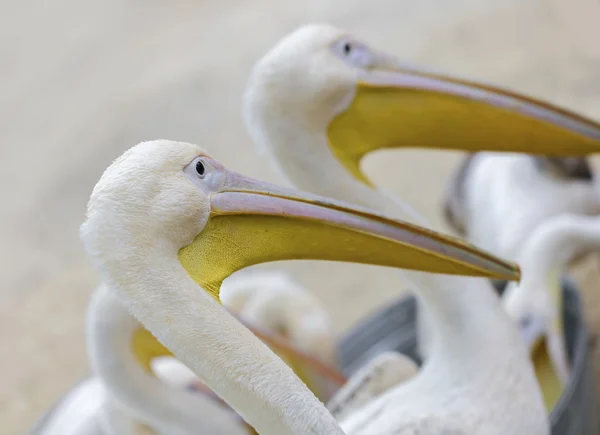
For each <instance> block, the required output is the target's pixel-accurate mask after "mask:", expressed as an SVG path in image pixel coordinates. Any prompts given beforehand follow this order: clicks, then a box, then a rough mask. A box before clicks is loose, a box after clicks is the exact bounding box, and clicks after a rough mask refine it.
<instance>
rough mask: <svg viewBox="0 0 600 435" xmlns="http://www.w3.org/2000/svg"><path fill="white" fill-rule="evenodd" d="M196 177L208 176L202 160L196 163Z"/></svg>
mask: <svg viewBox="0 0 600 435" xmlns="http://www.w3.org/2000/svg"><path fill="white" fill-rule="evenodd" d="M196 175H198V177H200V178H204V176H205V175H206V166H204V162H203V161H202V160H198V161H197V162H196Z"/></svg>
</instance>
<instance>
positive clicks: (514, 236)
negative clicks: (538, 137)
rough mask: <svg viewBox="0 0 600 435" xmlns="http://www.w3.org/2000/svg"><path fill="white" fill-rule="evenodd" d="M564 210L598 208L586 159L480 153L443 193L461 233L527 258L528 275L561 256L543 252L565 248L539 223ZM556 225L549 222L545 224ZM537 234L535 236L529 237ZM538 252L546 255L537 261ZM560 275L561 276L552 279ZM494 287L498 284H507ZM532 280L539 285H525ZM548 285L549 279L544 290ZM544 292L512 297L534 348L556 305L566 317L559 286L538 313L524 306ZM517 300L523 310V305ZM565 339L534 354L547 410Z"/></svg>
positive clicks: (560, 383)
mask: <svg viewBox="0 0 600 435" xmlns="http://www.w3.org/2000/svg"><path fill="white" fill-rule="evenodd" d="M563 213H573V214H576V215H594V214H600V185H599V184H598V182H597V180H596V179H595V178H594V174H593V172H592V170H591V168H590V166H589V164H588V163H587V161H586V159H585V158H581V157H579V158H578V157H564V158H550V157H542V156H528V155H520V154H508V153H506V154H499V153H475V154H472V155H469V156H467V157H466V158H465V159H464V160H463V162H462V163H461V164H460V166H459V167H458V169H457V170H456V171H455V173H454V174H453V176H452V179H451V181H450V183H449V184H448V188H447V190H446V194H445V199H444V214H445V216H446V219H447V221H448V223H449V224H450V225H451V226H452V227H453V228H454V229H455V230H456V231H457V232H459V233H460V234H461V235H463V236H464V237H466V238H467V239H468V240H470V241H471V242H473V243H476V244H477V245H478V246H484V247H486V248H487V249H489V250H490V251H492V252H494V253H496V254H497V255H503V256H506V257H508V258H523V259H524V260H526V261H525V262H524V263H520V264H521V266H522V267H523V269H524V278H526V277H527V276H528V275H527V273H526V272H527V268H533V269H534V270H533V271H532V272H530V273H531V274H533V275H534V276H535V275H536V272H535V271H536V270H538V269H539V265H538V266H536V265H535V262H536V261H537V262H541V264H545V262H546V261H550V260H547V259H548V258H552V257H551V256H552V255H561V254H557V253H556V254H555V253H552V252H548V253H545V252H543V251H540V249H543V248H540V247H545V246H548V245H549V244H550V243H556V245H555V246H556V248H559V247H560V245H558V244H557V243H558V239H557V237H558V236H556V235H555V236H553V237H552V238H550V239H548V240H546V241H544V238H543V237H547V236H542V235H541V234H547V233H548V230H547V229H543V228H540V226H545V223H546V222H547V221H548V220H550V221H552V222H554V218H555V217H556V216H559V215H561V214H563ZM557 222H560V220H559V221H557ZM551 225H553V224H550V223H549V226H548V227H547V228H551ZM538 229H539V231H540V233H539V234H538ZM534 234H535V235H536V237H535V238H533V239H531V238H532V237H533V235H534ZM562 240H564V239H562ZM522 251H524V252H522ZM534 254H535V255H540V254H541V255H542V257H541V258H540V259H535V258H533V257H532V256H533V255H534ZM548 256H550V257H548ZM567 259H569V258H567ZM529 276H530V278H528V279H529V280H530V279H531V275H529ZM544 279H545V278H544ZM558 279H559V277H558V276H557V277H555V278H553V281H552V282H553V283H554V282H558ZM496 285H497V287H498V288H499V289H500V288H503V286H504V285H505V283H504V282H497V283H496ZM530 285H533V284H527V285H526V286H525V288H526V289H528V288H529V286H530ZM536 285H537V283H536ZM548 285H549V283H546V287H545V288H547V286H548ZM539 294H540V292H539V291H538V292H536V291H523V292H519V295H520V296H519V298H517V299H515V301H516V300H519V301H520V302H518V304H517V302H515V301H513V302H511V304H510V305H509V306H511V307H512V309H511V314H512V315H513V316H517V317H516V320H517V322H518V323H519V325H520V327H521V329H522V334H523V336H524V337H526V342H527V344H528V345H529V346H530V347H532V345H533V344H535V343H537V342H536V340H537V339H538V338H539V337H540V335H539V334H541V332H542V331H541V330H539V328H549V327H550V326H552V325H553V326H557V325H558V324H551V323H548V322H546V321H545V319H547V316H550V315H551V313H553V312H554V310H556V311H557V312H558V313H560V315H561V316H562V311H563V309H562V293H561V292H558V293H557V294H556V297H557V298H558V299H557V300H556V301H553V303H552V305H551V307H550V305H546V306H545V307H543V306H539V307H538V310H539V311H538V312H535V313H532V312H530V310H524V308H525V307H526V306H527V307H534V306H537V305H538V302H540V301H539V296H538V295H539ZM528 298H532V300H531V301H528ZM550 300H551V299H547V302H548V301H550ZM516 304H517V305H516ZM518 306H520V307H521V308H523V310H522V309H517V307H518ZM532 315H534V317H533V318H532V317H531V316H532ZM531 322H533V323H531ZM532 331H537V332H535V333H532ZM550 332H551V331H550V330H548V333H550ZM559 338H560V339H562V338H563V336H562V331H560V334H559V333H556V334H553V335H552V336H551V337H550V339H549V340H546V341H545V342H544V343H542V344H541V346H540V347H539V348H536V349H534V350H535V353H534V354H533V360H534V363H535V366H536V371H537V372H538V378H539V381H540V385H541V386H542V390H543V391H544V397H545V399H546V405H547V407H548V409H552V407H553V406H554V404H556V402H557V401H558V399H559V397H560V395H561V393H562V390H563V387H564V383H565V382H566V369H565V367H566V356H565V355H564V343H563V345H559V344H558V342H557V340H559ZM532 348H533V347H532Z"/></svg>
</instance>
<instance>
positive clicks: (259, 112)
mask: <svg viewBox="0 0 600 435" xmlns="http://www.w3.org/2000/svg"><path fill="white" fill-rule="evenodd" d="M244 116H245V119H246V122H247V126H248V129H249V132H250V134H251V136H252V138H253V139H254V141H255V142H256V143H257V144H258V145H259V147H260V148H261V149H263V150H264V151H267V152H268V154H269V155H270V156H271V157H272V158H273V160H274V161H275V162H276V163H277V165H278V166H279V168H280V169H281V171H282V173H283V174H284V175H285V176H286V177H287V178H288V179H289V180H290V182H291V183H292V184H294V185H295V186H297V187H299V188H301V189H304V190H307V191H310V192H314V193H317V194H321V195H328V196H332V197H335V198H338V199H342V200H346V201H349V202H353V203H357V204H361V205H363V206H368V207H373V208H377V209H379V210H382V211H384V212H385V213H386V214H389V215H391V216H396V217H401V218H403V219H408V220H410V221H412V222H417V223H419V224H427V222H426V221H425V220H424V219H423V218H422V217H421V216H419V214H418V213H416V212H415V211H414V210H412V208H411V207H410V206H408V205H407V204H404V203H402V202H401V201H398V200H395V199H394V198H391V197H390V195H388V194H386V193H385V192H383V191H381V190H380V189H377V188H376V187H375V186H374V185H373V184H372V183H371V181H370V180H369V179H368V177H367V176H366V175H365V174H364V173H363V172H362V171H361V169H360V163H361V160H362V158H363V157H364V156H365V155H367V154H368V153H370V152H373V151H376V150H379V149H384V148H402V147H405V148H406V147H424V148H438V149H455V150H467V151H475V150H496V151H515V152H516V151H518V152H528V153H538V154H539V153H544V154H547V155H553V156H566V155H583V154H587V153H593V152H597V151H599V150H600V125H598V124H597V123H594V122H592V121H590V120H587V119H584V118H583V117H581V116H579V115H576V114H574V113H570V112H567V111H565V110H562V109H559V108H556V107H553V106H551V105H548V104H546V103H543V102H541V101H536V100H534V99H532V98H528V97H525V96H520V95H517V94H515V93H513V92H510V91H506V90H502V89H498V88H495V87H492V86H489V85H483V84H478V83H474V82H470V81H467V80H465V79H460V78H451V77H447V76H445V75H442V74H441V73H439V72H433V71H427V70H424V69H421V68H417V67H415V66H412V65H408V64H406V63H402V62H400V61H398V60H397V59H395V58H393V57H392V56H390V55H388V54H385V53H381V52H378V51H376V50H374V49H372V48H371V47H368V46H367V45H366V44H364V43H363V42H361V41H359V40H357V39H356V38H355V37H353V36H352V35H350V34H348V33H346V32H343V31H341V30H339V29H336V28H333V27H331V26H328V25H309V26H304V27H301V28H300V29H298V30H296V31H294V32H292V33H291V34H289V35H287V36H286V37H284V38H283V39H282V40H281V41H280V42H278V43H277V44H276V45H275V47H273V48H272V49H271V50H270V51H269V52H268V53H267V54H266V55H264V56H263V57H262V58H261V59H260V60H259V61H258V62H257V64H256V65H255V67H254V69H253V71H252V73H251V76H250V79H249V80H248V84H247V88H246V93H245V98H244ZM404 275H405V277H406V274H404ZM411 285H412V286H413V287H416V286H419V285H422V284H421V283H419V282H412V283H411ZM481 285H484V284H481ZM427 315H428V314H427V311H426V310H421V311H419V318H418V321H419V328H418V332H419V350H420V352H421V353H422V354H423V356H424V357H427V356H428V349H429V347H430V341H431V333H430V332H429V328H428V327H426V326H428V324H429V321H428V320H427Z"/></svg>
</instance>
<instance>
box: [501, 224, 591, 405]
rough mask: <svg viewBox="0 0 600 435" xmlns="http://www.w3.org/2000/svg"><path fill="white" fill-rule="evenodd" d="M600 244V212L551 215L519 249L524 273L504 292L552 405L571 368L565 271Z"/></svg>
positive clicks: (507, 306)
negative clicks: (565, 324)
mask: <svg viewBox="0 0 600 435" xmlns="http://www.w3.org/2000/svg"><path fill="white" fill-rule="evenodd" d="M598 250H600V216H583V215H575V214H562V215H558V216H554V217H550V218H547V219H546V220H545V221H543V222H541V223H540V224H539V225H538V226H537V227H536V228H535V229H534V230H533V232H532V234H531V235H530V236H529V237H527V239H526V241H525V242H524V246H523V247H522V248H521V251H520V252H519V255H518V258H519V264H520V265H521V267H522V271H523V278H522V280H521V282H520V284H518V285H517V284H514V283H510V284H508V287H507V290H506V294H505V295H504V298H503V303H504V306H505V307H506V310H507V311H508V313H509V314H510V315H511V316H512V317H513V319H515V321H517V322H519V323H520V324H521V329H522V332H523V336H524V339H525V342H526V344H527V346H528V347H529V348H530V349H531V350H532V352H533V354H534V360H536V361H541V362H542V363H540V364H538V365H537V367H538V368H539V370H538V377H539V378H540V384H541V385H542V389H543V391H544V396H545V398H546V405H547V407H548V408H550V407H551V406H553V405H554V403H555V402H556V401H557V400H558V398H559V397H560V393H561V391H562V389H563V388H564V385H565V383H566V382H567V380H568V378H569V374H570V369H569V362H568V357H567V351H566V343H565V338H564V332H563V331H564V329H563V322H562V318H563V311H562V304H561V302H562V286H561V279H560V277H561V274H562V272H563V270H564V268H565V267H567V266H568V265H569V263H571V262H572V261H574V260H576V259H578V258H580V257H581V256H583V255H586V254H588V253H590V252H592V251H598ZM546 353H547V355H548V358H546V357H545V355H546Z"/></svg>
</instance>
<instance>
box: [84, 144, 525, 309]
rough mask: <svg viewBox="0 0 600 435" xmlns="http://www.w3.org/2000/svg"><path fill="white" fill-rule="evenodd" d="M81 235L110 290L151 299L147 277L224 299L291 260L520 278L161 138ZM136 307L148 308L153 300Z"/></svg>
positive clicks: (441, 240) (427, 234) (430, 235)
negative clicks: (231, 284) (190, 283)
mask: <svg viewBox="0 0 600 435" xmlns="http://www.w3.org/2000/svg"><path fill="white" fill-rule="evenodd" d="M81 234H82V240H83V242H84V245H85V248H86V251H87V252H88V254H89V255H90V257H91V258H92V260H93V261H94V263H95V265H96V267H97V268H98V270H99V271H100V273H101V275H102V276H103V278H104V279H106V280H108V281H110V280H111V279H112V280H113V281H114V282H108V284H109V285H113V286H115V287H117V288H120V287H122V286H123V285H124V283H125V284H127V285H126V287H127V288H128V289H134V288H138V290H139V291H142V292H143V294H144V295H145V294H147V289H146V284H147V283H144V282H137V281H139V277H140V276H146V277H147V279H148V280H150V279H151V277H150V276H149V275H148V274H150V273H151V274H152V277H153V278H154V279H155V280H162V281H165V280H166V281H165V282H177V281H176V280H177V279H178V278H177V276H171V275H172V274H173V273H174V272H173V271H174V270H175V271H177V270H181V266H183V269H185V270H186V271H187V275H186V274H184V275H185V276H191V277H192V278H193V279H194V280H195V281H196V282H197V283H198V284H199V285H200V287H202V288H203V289H204V290H206V292H208V293H209V294H210V295H212V296H213V297H214V298H216V299H218V298H219V288H220V285H221V282H222V281H223V280H224V279H225V278H226V277H227V276H229V275H231V274H232V273H233V272H235V271H237V270H239V269H242V268H244V267H247V266H251V265H254V264H258V263H263V262H268V261H276V260H285V259H320V260H337V261H349V262H358V263H365V264H378V265H383V266H391V267H402V268H409V269H416V270H425V271H431V272H437V273H448V274H462V275H471V276H487V277H498V278H503V279H509V280H518V279H519V276H520V272H519V269H518V267H517V266H516V265H515V264H512V263H508V262H505V261H503V260H501V259H499V258H496V257H494V256H492V255H490V254H488V253H486V252H484V251H480V250H478V249H477V248H475V247H474V246H472V245H469V244H467V243H465V242H463V241H461V240H458V239H455V238H452V237H447V236H443V235H441V234H438V233H435V232H432V231H429V230H426V229H422V228H420V227H417V226H414V225H410V224H406V223H402V222H399V221H393V220H390V219H387V218H385V217H383V216H380V215H376V214H374V213H371V212H369V211H367V210H365V209H359V208H351V207H350V206H348V205H346V204H344V203H342V202H336V201H332V200H329V199H325V198H322V197H318V196H314V195H309V194H305V193H301V192H298V191H295V190H292V189H285V188H280V187H278V186H275V185H272V184H268V183H264V182H261V181H256V180H253V179H250V178H247V177H245V176H243V175H240V174H237V173H235V172H232V171H229V170H227V169H225V168H224V167H223V165H221V164H220V163H219V162H217V161H216V160H214V159H212V158H211V157H210V156H209V155H208V154H207V153H206V152H205V151H204V150H203V149H202V148H200V147H198V146H196V145H192V144H187V143H180V142H171V141H164V140H163V141H153V142H144V143H141V144H139V145H137V146H135V147H133V148H132V149H130V150H129V151H127V152H126V153H125V154H124V155H123V156H122V157H120V158H119V159H117V160H116V161H115V162H114V163H113V164H112V165H111V166H110V167H109V168H108V169H107V170H106V171H105V172H104V174H103V175H102V177H101V179H100V181H99V182H98V183H97V185H96V186H95V188H94V190H93V192H92V195H91V197H90V201H89V204H88V213H87V218H86V221H85V222H84V224H83V225H82V228H81ZM173 263H177V266H176V267H174V266H173ZM149 265H151V267H150V266H149ZM170 274H171V275H170ZM179 276H180V277H181V274H179ZM115 277H118V278H115ZM134 277H137V278H134ZM162 281H161V282H162ZM136 286H138V287H136ZM136 300H137V301H140V300H144V301H146V302H148V303H151V302H152V296H151V295H147V298H146V297H144V298H140V297H139V295H138V297H137V298H136Z"/></svg>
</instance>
